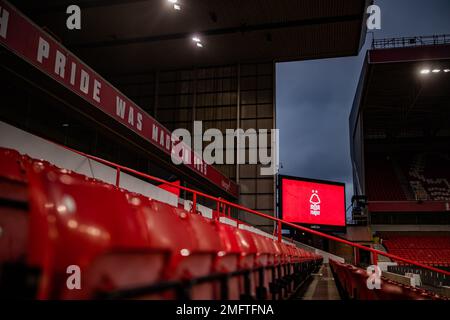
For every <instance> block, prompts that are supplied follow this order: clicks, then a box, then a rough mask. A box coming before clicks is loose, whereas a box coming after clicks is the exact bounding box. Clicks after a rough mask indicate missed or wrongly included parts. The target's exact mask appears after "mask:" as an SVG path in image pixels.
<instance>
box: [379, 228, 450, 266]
mask: <svg viewBox="0 0 450 320" xmlns="http://www.w3.org/2000/svg"><path fill="white" fill-rule="evenodd" d="M383 245H384V246H385V247H386V249H387V251H388V252H389V253H392V254H394V255H398V256H400V257H403V258H406V259H410V260H414V261H417V262H420V263H423V264H427V265H433V266H442V267H449V266H450V236H430V235H428V236H406V235H405V236H401V235H391V236H384V237H383ZM399 264H403V263H402V262H399Z"/></svg>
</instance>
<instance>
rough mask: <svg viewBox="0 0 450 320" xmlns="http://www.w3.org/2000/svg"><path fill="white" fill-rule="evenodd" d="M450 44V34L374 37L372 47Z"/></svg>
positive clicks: (387, 47) (389, 47) (386, 47)
mask: <svg viewBox="0 0 450 320" xmlns="http://www.w3.org/2000/svg"><path fill="white" fill-rule="evenodd" d="M441 44H450V35H449V34H442V35H434V36H417V37H402V38H386V39H373V40H372V49H391V48H406V47H420V46H432V45H441Z"/></svg>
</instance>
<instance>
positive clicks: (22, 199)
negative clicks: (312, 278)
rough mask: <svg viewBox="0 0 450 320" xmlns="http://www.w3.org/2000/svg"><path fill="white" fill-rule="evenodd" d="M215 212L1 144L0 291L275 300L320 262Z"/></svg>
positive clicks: (36, 294) (38, 295)
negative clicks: (206, 213)
mask: <svg viewBox="0 0 450 320" xmlns="http://www.w3.org/2000/svg"><path fill="white" fill-rule="evenodd" d="M12 191H14V192H12ZM214 216H215V218H214V219H208V218H205V217H203V216H201V215H200V214H198V213H194V212H188V211H186V210H184V209H182V208H178V207H172V206H170V205H168V204H165V203H162V202H158V201H156V200H153V199H151V198H148V197H145V196H143V195H140V194H136V193H131V192H128V191H127V190H124V189H120V188H117V187H115V186H113V185H110V184H107V183H104V182H102V181H99V180H95V179H92V178H88V177H86V176H83V175H80V174H77V173H74V172H71V171H68V170H65V169H60V168H57V167H55V166H53V165H51V164H50V163H48V162H46V161H40V160H35V159H31V158H29V157H27V156H24V155H21V154H19V153H18V152H16V151H14V150H9V149H2V148H0V228H1V237H0V296H8V297H10V298H11V297H20V298H24V297H25V298H39V299H92V298H141V299H142V298H148V299H163V298H164V299H175V298H177V299H179V298H188V299H240V298H257V299H281V298H283V297H286V296H288V295H289V294H290V293H292V292H293V290H294V287H295V286H297V285H299V283H300V282H301V281H303V280H304V279H305V277H306V276H307V275H308V274H310V273H311V272H313V271H314V270H316V268H317V267H318V266H319V265H320V264H321V262H322V258H321V257H320V256H318V255H316V254H314V253H311V252H306V251H305V250H303V249H300V248H297V247H295V246H294V245H293V244H291V243H287V242H284V241H283V242H279V241H276V240H275V239H274V238H273V237H267V236H263V235H262V234H257V233H255V232H251V231H250V230H252V229H251V228H250V227H249V226H247V228H242V227H234V226H230V225H227V224H223V223H221V222H219V218H220V213H218V212H215V214H214ZM73 265H75V266H78V267H79V268H80V270H81V273H82V277H81V279H82V280H81V281H82V283H81V290H68V288H67V285H66V281H67V277H68V274H67V268H68V267H69V266H73Z"/></svg>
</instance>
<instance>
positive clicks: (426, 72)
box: [420, 69, 430, 74]
mask: <svg viewBox="0 0 450 320" xmlns="http://www.w3.org/2000/svg"><path fill="white" fill-rule="evenodd" d="M420 73H421V74H429V73H430V69H422V70H420Z"/></svg>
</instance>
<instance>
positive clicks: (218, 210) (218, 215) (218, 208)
mask: <svg viewBox="0 0 450 320" xmlns="http://www.w3.org/2000/svg"><path fill="white" fill-rule="evenodd" d="M216 204H217V208H216V211H217V212H216V217H217V220H220V202H219V200H217V202H216Z"/></svg>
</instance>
